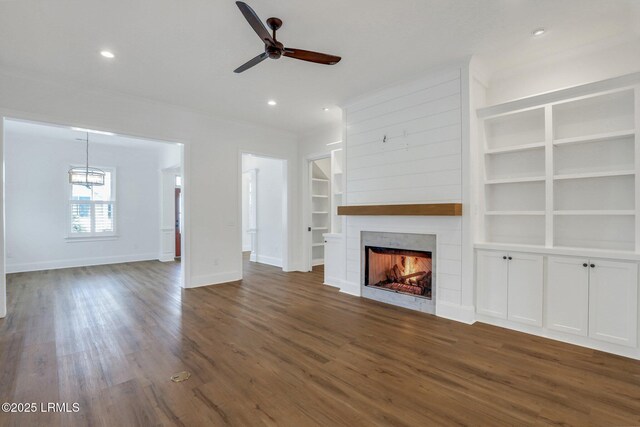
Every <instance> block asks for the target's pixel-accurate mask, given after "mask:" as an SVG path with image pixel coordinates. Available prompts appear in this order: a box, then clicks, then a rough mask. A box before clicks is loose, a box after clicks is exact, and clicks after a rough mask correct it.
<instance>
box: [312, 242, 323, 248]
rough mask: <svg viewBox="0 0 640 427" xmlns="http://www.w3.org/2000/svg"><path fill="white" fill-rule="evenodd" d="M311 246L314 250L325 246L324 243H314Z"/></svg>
mask: <svg viewBox="0 0 640 427" xmlns="http://www.w3.org/2000/svg"><path fill="white" fill-rule="evenodd" d="M311 246H313V247H314V248H316V247H319V246H324V243H314V244H312V245H311Z"/></svg>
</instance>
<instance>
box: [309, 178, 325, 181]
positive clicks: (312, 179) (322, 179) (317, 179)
mask: <svg viewBox="0 0 640 427" xmlns="http://www.w3.org/2000/svg"><path fill="white" fill-rule="evenodd" d="M311 181H317V182H329V180H328V179H324V178H311Z"/></svg>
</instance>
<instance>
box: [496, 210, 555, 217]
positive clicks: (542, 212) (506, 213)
mask: <svg viewBox="0 0 640 427" xmlns="http://www.w3.org/2000/svg"><path fill="white" fill-rule="evenodd" d="M484 214H485V215H491V216H498V215H516V216H517V215H527V216H529V215H531V216H533V215H544V211H486V212H485V213H484Z"/></svg>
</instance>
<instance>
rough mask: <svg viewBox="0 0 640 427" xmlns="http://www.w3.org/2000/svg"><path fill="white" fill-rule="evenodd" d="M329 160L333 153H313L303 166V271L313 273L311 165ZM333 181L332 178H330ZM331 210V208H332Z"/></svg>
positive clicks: (330, 201)
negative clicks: (310, 228)
mask: <svg viewBox="0 0 640 427" xmlns="http://www.w3.org/2000/svg"><path fill="white" fill-rule="evenodd" d="M322 159H329V160H331V152H328V153H313V154H309V155H308V156H306V157H305V158H304V162H303V166H302V176H304V177H306V178H305V184H304V186H303V187H302V236H303V237H302V256H303V259H304V262H303V265H302V267H303V270H302V271H311V270H312V269H313V259H312V258H313V251H312V250H311V242H312V240H311V237H312V234H313V233H311V232H310V231H308V230H309V227H311V226H312V218H311V211H312V201H311V186H312V181H311V178H312V173H313V168H311V163H312V162H315V161H316V160H322ZM329 179H330V180H331V177H329ZM332 202H333V200H332V197H331V194H330V195H329V203H332ZM330 208H331V206H330ZM329 224H331V215H329Z"/></svg>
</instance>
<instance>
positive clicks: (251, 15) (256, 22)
mask: <svg viewBox="0 0 640 427" xmlns="http://www.w3.org/2000/svg"><path fill="white" fill-rule="evenodd" d="M236 5H237V6H238V9H240V12H242V14H243V15H244V17H245V19H246V20H247V22H248V23H249V25H251V28H253V31H255V32H256V34H257V35H258V37H260V40H262V41H263V42H264V44H268V45H270V46H275V45H276V42H275V41H274V40H273V37H271V34H269V31H267V28H266V27H265V26H264V24H263V23H262V21H260V18H258V15H256V13H255V12H254V11H253V9H251V7H250V6H249V5H248V4H246V3H245V2H242V1H237V2H236Z"/></svg>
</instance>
